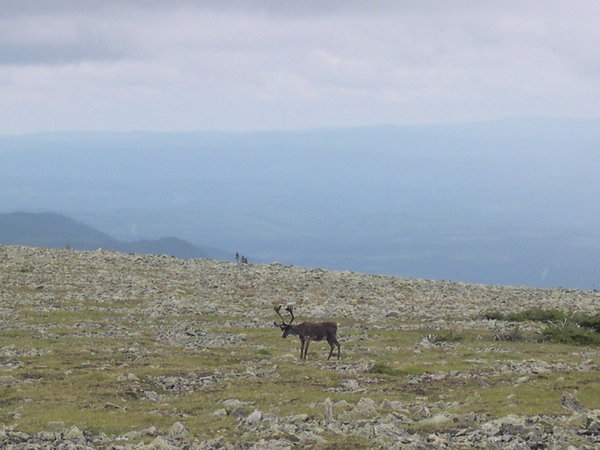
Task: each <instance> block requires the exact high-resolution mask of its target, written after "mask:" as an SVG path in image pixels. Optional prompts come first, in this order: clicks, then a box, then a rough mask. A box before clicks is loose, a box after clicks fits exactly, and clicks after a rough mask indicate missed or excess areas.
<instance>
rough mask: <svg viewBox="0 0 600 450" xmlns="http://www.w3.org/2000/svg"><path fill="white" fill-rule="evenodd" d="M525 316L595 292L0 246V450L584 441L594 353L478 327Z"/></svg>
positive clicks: (533, 332)
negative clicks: (288, 328) (310, 326)
mask: <svg viewBox="0 0 600 450" xmlns="http://www.w3.org/2000/svg"><path fill="white" fill-rule="evenodd" d="M278 304H284V305H286V304H291V305H294V307H295V311H296V314H297V316H298V319H297V320H298V321H302V320H325V319H331V320H335V321H336V322H338V323H339V324H340V328H339V340H340V342H341V344H342V358H341V359H340V360H337V359H332V360H331V361H328V360H327V359H326V355H327V353H328V350H329V349H328V346H327V345H326V344H323V343H313V344H312V345H311V347H310V351H309V355H308V359H307V361H299V360H298V356H299V342H298V340H297V339H296V338H292V337H290V338H288V339H285V340H283V339H281V338H280V335H281V332H280V331H279V330H278V329H277V328H275V327H274V326H273V321H274V320H276V319H277V317H276V316H275V315H274V312H273V306H274V305H278ZM530 308H547V309H559V310H562V311H568V312H581V313H592V314H597V313H598V312H600V294H599V293H596V292H591V291H579V290H571V289H558V288H557V289H547V290H542V289H531V288H524V287H505V286H487V285H474V284H466V283H457V282H449V281H438V282H434V281H427V280H416V279H405V278H398V277H386V276H375V275H364V274H356V273H349V272H334V271H325V270H321V269H305V268H299V267H291V266H284V265H281V264H269V265H253V264H233V263H225V262H216V261H209V260H179V259H175V258H171V257H166V256H148V255H143V256H142V255H126V254H119V253H115V252H107V251H102V250H98V251H95V252H76V251H70V250H49V249H33V248H24V247H12V246H0V447H1V448H15V449H17V448H23V449H25V448H27V449H29V448H157V449H168V448H194V449H195V448H198V449H213V448H215V449H216V448H232V449H238V448H240V449H246V448H273V449H280V448H281V449H283V448H514V449H527V448H597V447H598V446H600V393H599V392H600V375H599V372H598V369H599V368H600V349H599V348H598V347H595V346H589V347H580V346H571V345H560V344H552V343H549V342H546V341H544V340H543V339H541V335H540V333H539V332H540V329H541V327H542V325H540V324H539V323H530V322H526V323H522V324H519V325H515V324H514V323H510V322H504V321H498V320H486V319H484V318H483V313H485V312H489V311H500V312H516V311H523V310H526V309H530ZM517 327H518V328H517ZM511 336H513V337H514V336H518V337H519V339H518V340H517V339H515V340H513V339H510V337H511ZM505 337H506V339H505Z"/></svg>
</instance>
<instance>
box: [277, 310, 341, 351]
mask: <svg viewBox="0 0 600 450" xmlns="http://www.w3.org/2000/svg"><path fill="white" fill-rule="evenodd" d="M285 310H286V311H287V312H289V313H290V314H291V316H292V318H291V320H290V322H289V323H285V319H284V318H283V316H282V315H281V305H279V306H277V307H275V312H276V313H277V315H278V316H279V317H281V323H277V322H273V323H274V324H275V326H276V327H279V328H281V331H283V335H282V336H281V337H282V338H286V337H287V336H288V334H293V335H295V336H298V337H299V338H300V343H301V346H300V359H306V353H307V352H308V344H310V341H322V340H323V339H327V342H328V343H329V346H330V347H331V350H330V352H329V356H328V357H327V359H330V358H331V355H333V349H334V347H337V357H338V359H340V343H339V342H338V341H337V338H336V333H337V323H335V322H303V323H301V324H299V325H292V322H293V321H294V310H293V308H292V307H291V306H288V307H287V308H285Z"/></svg>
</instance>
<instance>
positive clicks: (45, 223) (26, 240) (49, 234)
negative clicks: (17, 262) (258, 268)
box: [0, 212, 230, 260]
mask: <svg viewBox="0 0 600 450" xmlns="http://www.w3.org/2000/svg"><path fill="white" fill-rule="evenodd" d="M0 244H5V245H25V246H31V247H50V248H65V247H70V248H73V249H76V250H96V249H98V248H103V249H106V250H116V251H120V252H124V253H141V254H165V255H170V256H176V257H178V258H185V259H193V258H210V259H221V260H226V259H230V258H228V253H227V252H225V251H222V250H218V249H214V248H210V247H199V246H196V245H194V244H191V243H189V242H187V241H184V240H182V239H178V238H175V237H165V238H161V239H157V240H139V241H134V242H122V241H119V240H117V239H114V238H112V237H111V236H110V235H108V234H106V233H103V232H101V231H98V230H96V229H95V228H92V227H90V226H88V225H85V224H84V223H81V222H78V221H76V220H74V219H71V218H69V217H66V216H63V215H61V214H56V213H30V212H13V213H4V214H0Z"/></svg>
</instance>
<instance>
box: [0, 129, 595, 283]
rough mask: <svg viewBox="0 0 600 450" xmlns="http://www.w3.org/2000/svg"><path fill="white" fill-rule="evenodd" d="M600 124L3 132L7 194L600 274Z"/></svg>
mask: <svg viewBox="0 0 600 450" xmlns="http://www.w3.org/2000/svg"><path fill="white" fill-rule="evenodd" d="M599 130H600V126H598V124H597V123H595V122H590V121H573V120H539V119H536V120H530V121H523V120H518V121H502V122H489V123H480V124H476V125H474V124H457V125H443V126H413V127H411V126H404V127H358V128H357V127H355V128H336V129H319V130H305V131H288V132H282V131H277V132H253V133H243V134H239V133H224V132H223V133H129V132H128V133H55V134H53V133H50V134H45V135H28V136H21V137H0V146H2V148H3V149H4V151H0V177H1V178H2V180H3V182H2V184H1V185H0V197H1V198H2V199H3V202H2V207H1V208H0V209H1V212H11V211H15V210H28V211H51V212H58V213H62V214H65V215H67V216H69V217H72V218H74V219H77V220H80V221H82V222H84V223H86V224H88V225H90V226H93V227H95V228H96V229H98V230H101V231H103V232H106V233H108V234H110V235H111V236H113V237H114V238H116V239H119V240H126V241H133V240H139V239H158V238H161V237H165V236H174V237H177V238H180V239H185V240H187V241H189V242H191V243H193V244H195V245H201V246H210V247H215V248H220V249H223V250H226V251H229V252H230V253H231V254H232V255H233V254H234V253H235V252H236V251H239V252H240V253H242V254H245V255H247V256H248V257H250V258H251V261H252V260H253V261H260V262H272V261H279V262H281V263H284V264H295V265H303V266H308V267H323V268H331V269H338V270H354V271H359V272H366V273H380V274H390V275H399V276H408V277H419V278H431V279H452V280H456V281H470V282H481V283H489V284H511V285H515V284H517V285H518V284H524V285H529V286H540V287H548V286H565V287H580V288H584V289H593V288H595V287H596V286H599V285H600V252H599V250H600V231H599V230H600V213H598V210H597V208H594V207H593V205H594V204H595V202H596V199H597V198H598V197H599V195H600V184H599V183H598V182H597V179H598V177H597V167H600V152H598V151H597V149H598V148H599V146H600V131H599Z"/></svg>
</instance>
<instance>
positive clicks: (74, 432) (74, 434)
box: [65, 425, 84, 440]
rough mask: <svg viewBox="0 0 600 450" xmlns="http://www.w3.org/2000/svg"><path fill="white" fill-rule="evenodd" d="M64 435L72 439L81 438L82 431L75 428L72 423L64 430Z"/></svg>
mask: <svg viewBox="0 0 600 450" xmlns="http://www.w3.org/2000/svg"><path fill="white" fill-rule="evenodd" d="M65 437H66V438H67V439H73V440H78V439H83V437H84V436H83V432H82V431H81V430H80V429H79V428H77V427H76V426H75V425H73V426H72V427H71V428H69V429H68V430H67V431H66V432H65Z"/></svg>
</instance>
